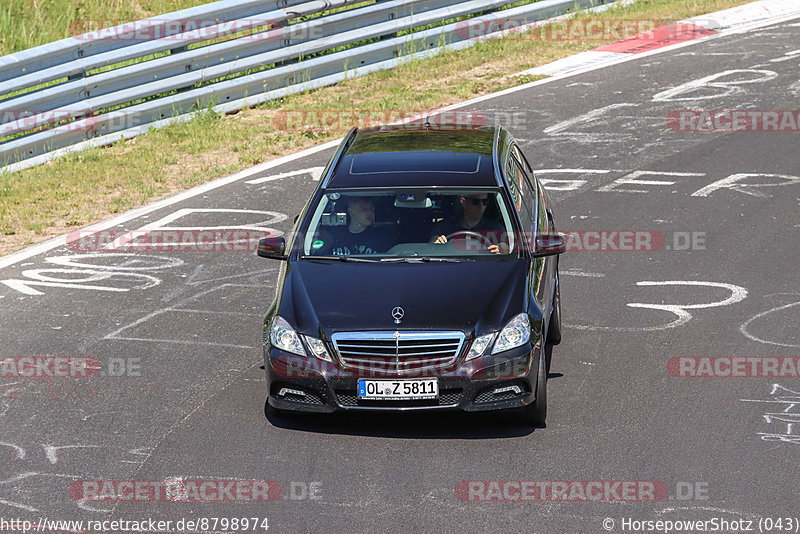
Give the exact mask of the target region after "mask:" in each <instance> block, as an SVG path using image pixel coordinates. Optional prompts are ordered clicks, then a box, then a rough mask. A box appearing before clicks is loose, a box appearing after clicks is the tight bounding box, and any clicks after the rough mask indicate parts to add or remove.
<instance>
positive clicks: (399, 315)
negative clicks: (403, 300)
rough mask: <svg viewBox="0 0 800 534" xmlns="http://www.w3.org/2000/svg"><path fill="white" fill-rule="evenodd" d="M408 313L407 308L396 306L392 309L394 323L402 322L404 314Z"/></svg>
mask: <svg viewBox="0 0 800 534" xmlns="http://www.w3.org/2000/svg"><path fill="white" fill-rule="evenodd" d="M405 314H406V312H405V310H403V308H401V307H400V306H397V307H395V308H394V309H392V317H394V324H400V321H401V320H402V319H403V316H404V315H405Z"/></svg>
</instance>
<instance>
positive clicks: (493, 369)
mask: <svg viewBox="0 0 800 534" xmlns="http://www.w3.org/2000/svg"><path fill="white" fill-rule="evenodd" d="M542 346H543V343H542V341H541V340H539V342H537V343H536V344H535V345H531V344H527V345H524V346H522V347H518V348H517V349H513V350H510V351H507V352H505V353H500V354H496V355H492V356H484V357H481V358H476V359H474V360H470V361H468V362H465V361H463V356H462V358H459V360H458V361H457V362H456V364H455V365H453V366H451V367H448V368H442V369H428V370H424V371H421V372H417V373H409V372H406V373H396V372H395V373H393V372H392V371H391V370H389V369H386V370H380V372H376V371H375V370H370V372H364V371H363V370H361V371H360V372H358V373H356V372H354V371H352V370H344V369H343V368H342V367H340V365H339V364H338V362H336V361H335V359H334V362H325V361H322V360H319V359H317V358H315V357H313V356H312V357H303V356H296V355H293V354H290V353H287V352H284V351H281V350H279V349H276V348H274V347H269V346H267V347H265V351H264V367H265V369H266V374H267V384H268V387H269V400H268V402H269V405H270V406H272V407H274V408H277V409H280V410H286V411H290V410H292V411H298V412H316V413H331V412H335V411H422V410H463V411H468V412H472V411H485V410H503V409H509V408H518V407H521V406H525V405H527V404H530V403H532V402H534V401H535V400H536V376H537V372H538V368H539V365H542V364H543V363H542V358H543V355H542V350H541V348H542ZM428 377H436V378H437V379H438V382H439V398H438V399H431V400H364V399H359V398H358V393H357V390H358V380H359V379H360V378H370V379H386V380H392V379H397V380H400V379H412V378H428ZM511 386H517V388H513V387H511ZM498 388H504V389H506V391H504V392H500V393H495V390H496V389H498Z"/></svg>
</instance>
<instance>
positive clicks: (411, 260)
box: [381, 256, 462, 263]
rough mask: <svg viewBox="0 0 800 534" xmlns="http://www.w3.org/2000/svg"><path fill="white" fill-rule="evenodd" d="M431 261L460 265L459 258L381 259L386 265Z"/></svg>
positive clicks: (413, 257)
mask: <svg viewBox="0 0 800 534" xmlns="http://www.w3.org/2000/svg"><path fill="white" fill-rule="evenodd" d="M431 261H444V262H448V263H459V262H460V261H462V260H460V259H458V258H431V257H430V256H402V257H399V258H381V262H386V263H403V262H406V263H428V262H431Z"/></svg>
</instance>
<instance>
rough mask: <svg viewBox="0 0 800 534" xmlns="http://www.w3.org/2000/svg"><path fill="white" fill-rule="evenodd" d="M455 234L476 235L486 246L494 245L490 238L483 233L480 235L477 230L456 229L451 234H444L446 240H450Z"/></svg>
mask: <svg viewBox="0 0 800 534" xmlns="http://www.w3.org/2000/svg"><path fill="white" fill-rule="evenodd" d="M457 235H463V236H464V237H476V238H478V239H479V240H480V242H481V244H482V245H484V246H486V248H489V247H490V246H492V245H494V243H492V241H491V239H489V238H488V237H486V236H485V235H481V234H479V233H478V232H473V231H471V230H458V231H457V232H453V233H452V234H450V235H447V236H445V238H446V239H447V241H450V239H451V238H452V237H454V236H457Z"/></svg>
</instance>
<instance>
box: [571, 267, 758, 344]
mask: <svg viewBox="0 0 800 534" xmlns="http://www.w3.org/2000/svg"><path fill="white" fill-rule="evenodd" d="M636 285H637V286H706V287H720V288H725V289H727V290H728V291H730V292H731V294H730V296H728V297H727V298H724V299H722V300H718V301H714V302H704V303H702V304H650V303H644V302H629V303H628V304H627V306H629V307H631V308H646V309H651V310H659V311H666V312H670V313H672V314H674V315H676V316H677V318H676V319H675V320H674V321H672V322H671V323H667V324H662V325H657V326H643V327H624V326H593V325H572V324H570V325H567V326H568V327H569V328H576V329H578V330H602V331H610V332H654V331H658V330H667V329H670V328H676V327H679V326H683V325H684V324H686V323H687V322H689V321H690V320H691V319H692V314H691V313H689V312H688V311H686V310H697V309H702V308H715V307H718V306H729V305H731V304H735V303H737V302H741V301H742V300H743V299H744V298H746V297H747V290H746V289H745V288H743V287H741V286H736V285H733V284H725V283H722V282H698V281H694V280H666V281H649V280H646V281H642V282H636Z"/></svg>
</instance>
